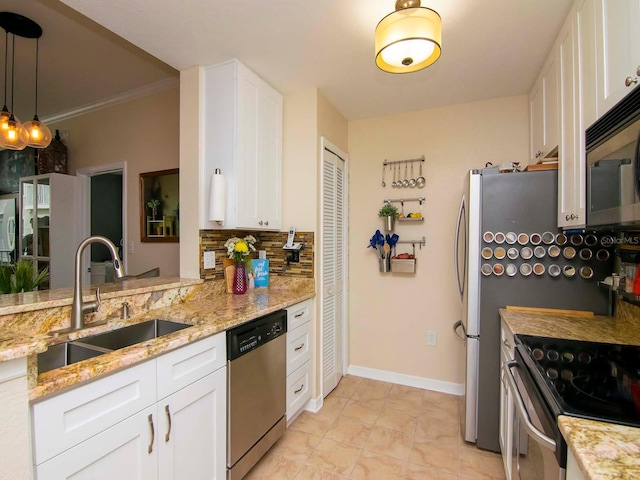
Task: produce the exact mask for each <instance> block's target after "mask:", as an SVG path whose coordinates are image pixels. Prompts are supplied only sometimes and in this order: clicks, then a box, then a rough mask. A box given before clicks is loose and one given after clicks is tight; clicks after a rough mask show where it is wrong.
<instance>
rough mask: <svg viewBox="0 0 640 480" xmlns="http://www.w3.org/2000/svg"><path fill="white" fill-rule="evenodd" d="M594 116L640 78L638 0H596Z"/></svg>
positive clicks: (639, 17) (602, 112)
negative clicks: (596, 109)
mask: <svg viewBox="0 0 640 480" xmlns="http://www.w3.org/2000/svg"><path fill="white" fill-rule="evenodd" d="M597 6H598V8H597V10H596V26H597V29H598V30H597V35H598V42H597V58H598V68H597V79H598V80H597V81H598V91H597V95H598V116H602V115H603V114H604V113H606V112H607V111H608V110H609V109H610V108H611V107H612V106H613V105H615V104H616V103H617V102H618V101H619V100H620V99H621V98H622V97H624V96H625V95H626V94H627V93H629V92H630V91H631V89H633V88H635V87H637V86H638V82H640V79H639V77H640V0H598V2H597Z"/></svg>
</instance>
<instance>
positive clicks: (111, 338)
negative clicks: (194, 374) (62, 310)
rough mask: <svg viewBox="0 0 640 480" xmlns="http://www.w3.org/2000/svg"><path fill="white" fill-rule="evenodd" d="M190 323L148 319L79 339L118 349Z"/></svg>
mask: <svg viewBox="0 0 640 480" xmlns="http://www.w3.org/2000/svg"><path fill="white" fill-rule="evenodd" d="M191 326H192V325H188V324H184V323H177V322H171V321H169V320H149V321H147V322H142V323H137V324H135V325H129V326H128V327H122V328H118V329H116V330H112V331H110V332H106V333H100V334H98V335H93V336H91V337H86V338H83V339H81V340H80V341H81V342H82V343H85V344H88V345H94V346H96V347H101V348H106V349H109V350H119V349H121V348H124V347H128V346H130V345H135V344H136V343H140V342H144V341H146V340H152V339H154V338H158V337H162V336H163V335H168V334H169V333H173V332H177V331H179V330H183V329H185V328H188V327H191Z"/></svg>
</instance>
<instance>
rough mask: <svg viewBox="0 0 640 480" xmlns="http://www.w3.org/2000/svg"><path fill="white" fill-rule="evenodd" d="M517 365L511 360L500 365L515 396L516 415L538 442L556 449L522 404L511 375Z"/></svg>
mask: <svg viewBox="0 0 640 480" xmlns="http://www.w3.org/2000/svg"><path fill="white" fill-rule="evenodd" d="M517 366H518V362H516V361H515V360H512V361H510V362H507V363H506V364H504V365H503V366H502V368H503V369H504V373H505V377H506V378H507V382H508V383H509V390H511V393H512V394H513V397H514V398H515V403H516V408H517V410H518V416H519V417H520V419H521V420H522V423H523V425H524V428H525V430H526V431H527V432H528V433H529V435H531V436H532V437H533V439H534V440H536V441H537V442H538V443H541V444H542V445H543V446H545V447H547V448H548V449H549V450H551V451H552V452H555V451H556V442H555V440H553V439H552V438H551V437H548V436H547V435H545V433H544V432H541V431H540V430H538V429H537V428H536V426H535V425H534V424H533V422H532V421H531V417H530V416H529V412H528V411H527V407H526V406H525V404H524V400H523V399H522V394H521V393H520V389H519V388H518V384H517V383H516V378H515V377H514V376H513V372H512V369H513V368H515V367H517Z"/></svg>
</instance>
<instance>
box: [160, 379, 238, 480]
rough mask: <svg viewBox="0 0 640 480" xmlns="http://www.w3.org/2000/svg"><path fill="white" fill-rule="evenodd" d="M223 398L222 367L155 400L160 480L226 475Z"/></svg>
mask: <svg viewBox="0 0 640 480" xmlns="http://www.w3.org/2000/svg"><path fill="white" fill-rule="evenodd" d="M226 398H227V369H226V367H225V368H221V369H219V370H216V371H215V372H213V373H211V374H210V375H207V376H206V377H204V378H202V379H200V380H198V381H197V382H195V383H193V384H191V385H189V386H188V387H185V388H183V389H182V390H180V391H178V392H176V393H174V394H173V395H171V396H170V397H167V398H166V399H165V400H164V401H162V402H159V403H158V415H159V428H158V442H159V447H158V448H159V474H160V475H159V478H160V479H161V480H182V479H189V480H213V479H217V480H223V479H224V478H225V477H226V467H227V463H226V459H227V458H226V457H227V456H226V452H227V450H226V441H227V423H226V420H227V417H226V414H227V410H226V404H227V401H226Z"/></svg>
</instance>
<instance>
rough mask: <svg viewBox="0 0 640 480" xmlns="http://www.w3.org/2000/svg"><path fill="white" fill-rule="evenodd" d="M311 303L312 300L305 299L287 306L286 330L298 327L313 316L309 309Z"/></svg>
mask: <svg viewBox="0 0 640 480" xmlns="http://www.w3.org/2000/svg"><path fill="white" fill-rule="evenodd" d="M312 305H313V300H312V299H309V300H305V301H304V302H301V303H297V304H296V305H293V306H291V307H289V308H287V309H286V310H287V331H291V330H294V329H296V328H298V327H299V326H300V325H302V324H303V323H306V322H308V321H309V320H311V318H312V316H313V312H312V310H311V306H312Z"/></svg>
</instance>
